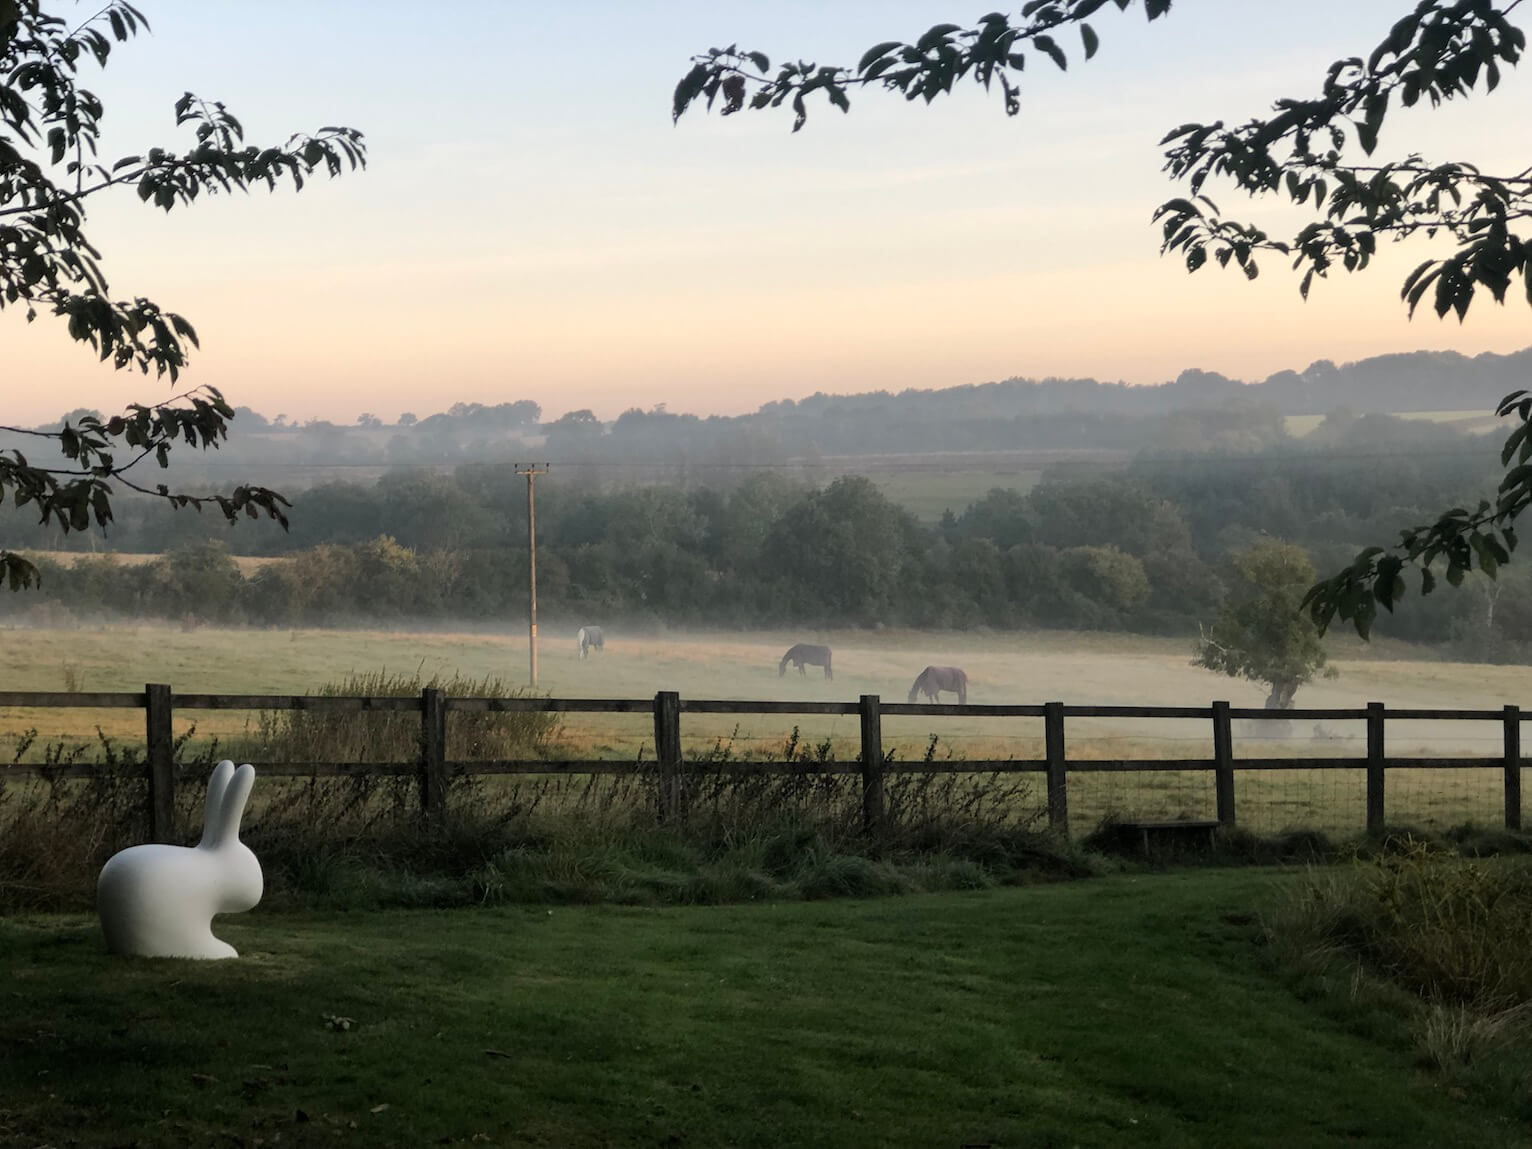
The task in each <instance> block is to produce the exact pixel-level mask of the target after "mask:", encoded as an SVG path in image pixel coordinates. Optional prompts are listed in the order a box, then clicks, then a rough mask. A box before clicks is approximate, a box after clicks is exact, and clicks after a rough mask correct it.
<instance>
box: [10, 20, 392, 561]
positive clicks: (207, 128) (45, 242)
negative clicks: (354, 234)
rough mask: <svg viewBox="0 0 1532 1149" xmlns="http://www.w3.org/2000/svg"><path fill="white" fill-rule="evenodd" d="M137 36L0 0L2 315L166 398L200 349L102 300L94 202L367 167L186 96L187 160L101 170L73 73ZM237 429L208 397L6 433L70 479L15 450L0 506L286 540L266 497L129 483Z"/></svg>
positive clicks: (91, 108) (89, 106) (141, 307)
mask: <svg viewBox="0 0 1532 1149" xmlns="http://www.w3.org/2000/svg"><path fill="white" fill-rule="evenodd" d="M148 28H149V25H148V21H147V20H146V19H145V18H144V16H143V14H142V13H141V12H140V11H139V10H138V9H137V8H135V7H133V6H132V5H131V4H129V3H127V2H126V0H110V2H109V3H107V4H106V6H105V7H103V8H102V9H101V10H100V11H98V12H97V13H96V14H95V15H93V16H91V17H90V18H89V19H87V20H86V21H85V22H84V23H83V24H80V25H78V26H74V27H71V26H70V25H69V24H68V23H67V22H66V21H64V20H63V19H61V18H59V17H57V16H54V15H51V14H49V13H47V12H45V11H44V10H43V8H42V2H41V0H0V309H5V308H21V309H23V311H24V313H25V315H26V318H27V321H28V322H32V321H34V320H36V319H37V317H38V316H39V314H41V313H44V312H46V313H50V314H52V315H54V316H57V317H59V318H62V319H64V320H65V321H66V323H67V329H68V332H69V336H70V338H72V339H74V340H76V341H77V342H80V343H86V344H89V345H90V346H91V348H92V349H93V350H94V351H95V352H96V353H97V355H98V356H99V358H100V359H101V360H102V361H103V362H110V363H111V364H112V366H113V367H114V368H116V369H119V370H120V369H123V368H137V369H138V370H139V371H140V372H141V373H143V374H148V373H149V372H150V370H151V369H152V370H153V372H154V374H155V375H156V376H157V377H163V376H168V377H169V379H170V380H171V381H172V382H174V381H176V380H177V379H178V377H179V375H180V372H181V370H182V369H183V368H184V367H185V366H186V365H187V357H188V350H189V348H192V347H196V346H197V333H196V330H195V329H194V328H193V327H192V325H191V324H190V323H189V322H188V321H187V320H186V319H185V318H183V317H182V316H180V315H178V314H176V313H174V312H170V311H165V310H163V309H162V308H161V307H160V306H159V305H158V304H156V303H155V302H154V301H152V300H149V299H145V298H142V297H139V298H134V299H129V300H123V299H114V298H113V297H112V295H111V292H110V289H109V286H108V283H107V280H106V276H105V275H104V274H103V272H102V270H101V266H100V260H101V253H100V252H99V251H98V249H97V248H96V247H95V245H94V244H93V243H92V242H91V240H90V238H89V236H88V235H87V232H86V224H87V208H88V206H89V203H90V201H91V200H92V199H93V198H94V197H96V196H99V195H101V194H102V193H105V192H108V191H111V190H113V189H122V188H128V187H131V188H133V189H134V190H135V191H136V193H137V195H138V198H139V199H140V200H141V201H143V202H145V203H149V204H152V205H153V206H155V207H158V208H161V209H163V210H165V211H170V210H172V209H173V208H176V207H179V206H186V205H189V204H191V203H193V202H195V201H196V200H197V199H198V198H199V197H200V196H207V195H217V194H227V193H231V192H248V191H250V190H251V189H252V188H254V187H257V186H261V185H264V186H265V187H267V188H268V189H273V190H274V189H275V188H276V187H277V186H278V185H279V184H290V185H291V186H292V187H293V188H294V190H301V189H302V188H303V186H304V182H305V180H306V179H307V178H308V177H310V176H312V175H314V174H316V173H322V174H325V175H327V176H332V177H333V176H338V175H340V174H342V173H343V172H346V171H350V170H354V169H356V168H359V167H363V166H365V164H366V147H365V144H364V143H363V140H362V135H361V133H360V132H358V131H356V130H355V129H353V128H342V127H325V128H321V129H320V130H319V131H318V132H316V133H314V134H313V135H301V134H300V135H293V136H291V137H289V138H288V139H287V140H286V142H285V143H283V144H281V145H279V146H274V147H258V146H255V145H253V144H250V143H247V142H246V140H245V135H244V128H243V127H242V125H241V124H240V122H239V120H238V119H237V118H235V116H234V115H233V114H232V113H231V112H229V110H228V109H227V108H225V107H224V105H223V104H221V103H218V102H216V101H213V102H209V101H206V100H202V99H200V98H198V97H197V96H194V95H193V94H192V93H190V92H188V93H186V94H185V95H183V96H182V97H181V98H180V99H179V100H177V101H176V104H175V109H174V112H175V123H176V126H177V127H180V128H184V127H190V128H191V132H192V135H193V137H194V141H195V142H194V143H193V144H192V145H191V146H190V147H187V148H185V149H184V150H180V151H178V150H176V149H172V148H153V149H150V150H149V151H148V152H147V153H145V154H144V155H132V156H123V157H121V158H119V159H116V160H114V161H112V162H110V163H107V162H105V161H103V160H100V159H98V154H99V147H100V143H101V121H102V117H103V115H104V111H105V108H104V105H103V104H102V101H101V100H100V99H99V98H98V97H97V96H96V95H95V94H94V93H93V92H91V91H90V90H88V89H87V88H85V87H83V86H81V83H80V70H81V67H82V66H83V65H86V64H89V63H92V62H94V64H95V65H96V66H97V67H105V65H106V64H107V62H108V60H109V58H110V56H111V53H112V51H113V49H114V47H115V46H116V45H118V44H121V43H124V42H126V41H127V40H129V39H131V38H133V37H134V36H136V35H137V34H139V33H140V32H146V31H148ZM233 417H234V410H233V408H232V407H230V406H229V404H228V403H227V402H225V400H224V398H223V396H222V394H220V393H219V392H218V390H217V389H216V388H213V387H206V386H204V387H200V388H196V389H194V390H192V391H189V392H186V393H184V394H182V395H179V396H176V397H175V398H172V399H170V400H166V401H164V402H161V403H157V404H147V405H146V404H130V405H129V406H128V407H127V409H126V410H125V412H124V413H123V414H122V415H120V416H116V417H114V418H112V419H109V420H107V421H105V422H102V421H101V420H98V419H94V418H86V419H81V420H80V421H79V422H78V423H76V424H70V423H68V422H66V423H65V424H64V425H63V426H62V427H61V428H60V429H59V430H57V431H51V430H48V431H38V430H27V429H23V428H5V430H9V431H11V432H12V433H19V434H24V435H33V436H36V437H37V438H39V439H43V440H48V441H49V443H48V446H49V448H50V449H56V450H57V451H58V452H59V453H60V454H61V456H62V458H63V460H64V461H65V463H66V464H67V465H65V466H62V467H46V466H39V465H37V464H36V463H34V462H32V461H31V460H30V459H28V457H27V455H26V454H25V453H23V452H22V451H20V450H15V449H10V450H4V451H0V499H9V500H10V501H11V502H12V503H13V504H14V505H15V506H17V507H26V506H30V507H32V508H33V509H34V510H36V511H37V512H38V513H39V516H40V522H41V524H43V525H47V524H50V523H52V524H54V525H56V526H57V527H59V528H60V529H62V530H65V531H69V530H88V529H90V528H91V526H92V524H94V525H95V526H96V527H98V528H103V529H104V528H105V527H106V526H107V525H108V524H109V523H110V522H111V521H112V513H111V500H112V497H113V495H114V494H115V493H116V492H117V490H118V489H119V488H123V489H128V490H133V491H137V492H140V493H143V494H147V495H151V496H155V497H158V498H162V499H165V500H166V501H167V502H169V503H170V505H171V506H173V507H177V508H179V507H187V506H190V507H192V508H194V509H197V510H200V509H201V508H202V506H203V505H204V504H212V505H214V506H216V507H217V508H218V509H219V510H220V511H221V512H222V513H223V514H224V516H225V517H226V518H227V519H229V521H231V522H233V521H235V520H237V519H238V518H240V517H241V516H248V517H253V518H254V517H261V516H265V517H268V518H270V519H273V520H275V521H277V522H278V523H280V524H281V525H282V526H283V527H284V528H285V527H286V525H287V519H286V516H285V514H284V513H283V510H282V508H283V507H286V506H288V505H289V504H288V502H287V500H286V499H284V498H283V497H282V496H281V495H279V494H277V493H276V492H274V491H270V490H267V489H266V488H264V487H255V486H241V487H237V488H235V489H234V490H232V491H229V492H225V493H212V494H197V495H192V494H187V493H184V492H177V491H172V490H170V489H169V487H168V486H167V485H165V484H163V483H160V484H149V483H141V482H138V481H136V480H134V479H131V478H128V477H127V476H126V474H125V473H126V472H127V471H128V470H129V468H131V467H134V466H136V465H137V464H138V463H139V462H142V461H143V460H145V459H152V460H153V461H154V463H155V464H156V465H158V466H159V467H165V466H168V463H169V453H170V450H171V448H172V447H173V446H175V445H177V444H185V445H189V446H191V447H195V448H198V449H203V450H206V449H216V448H217V447H218V445H219V444H220V443H221V442H223V441H224V440H225V439H226V438H227V435H228V422H229V420H231V419H232V418H233ZM0 578H3V579H5V580H7V581H9V583H10V585H11V587H12V588H13V589H20V588H22V587H25V586H29V585H31V584H32V583H33V582H34V581H35V580H36V578H37V571H36V568H35V567H33V565H32V564H31V563H29V562H28V561H27V560H26V559H24V558H22V557H21V556H20V555H17V554H14V553H11V552H9V551H0Z"/></svg>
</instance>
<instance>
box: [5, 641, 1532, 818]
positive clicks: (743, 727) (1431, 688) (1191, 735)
mask: <svg viewBox="0 0 1532 1149" xmlns="http://www.w3.org/2000/svg"><path fill="white" fill-rule="evenodd" d="M506 629H508V628H506ZM608 635H609V639H608V643H607V648H606V650H605V651H604V652H603V653H601V654H599V655H597V656H594V657H592V658H590V659H588V660H586V661H584V662H582V661H580V660H579V659H578V658H577V657H576V655H575V650H574V642H573V637H572V634H565V633H561V632H560V631H558V630H553V629H548V628H545V629H544V631H543V639H542V643H541V660H540V671H541V673H540V684H539V685H540V688H541V690H542V691H543V692H545V693H548V694H551V695H553V696H556V697H595V698H603V697H607V698H610V697H618V698H635V699H641V698H650V697H652V696H653V695H654V693H655V692H656V691H657V690H662V689H663V690H677V691H679V692H680V693H681V694H682V696H683V697H689V698H730V699H814V700H836V701H854V700H855V699H856V698H857V697H858V695H860V694H863V693H875V694H879V695H881V696H882V697H884V698H885V699H889V700H894V701H903V700H904V698H905V695H906V692H907V690H908V688H909V683H910V681H911V680H912V679H913V678H914V676H915V675H916V673H917V672H918V671H919V670H920V668H921V667H923V666H925V665H927V664H930V663H938V664H958V665H962V666H964V667H966V668H967V670H968V673H969V675H970V679H971V684H972V688H971V690H970V694H969V699H970V701H972V702H980V703H1040V702H1044V701H1048V700H1051V699H1060V700H1063V701H1065V702H1068V703H1072V704H1122V705H1163V706H1187V705H1198V706H1200V705H1206V703H1207V702H1208V701H1209V700H1211V699H1213V698H1220V697H1221V698H1228V699H1230V700H1231V701H1232V702H1234V704H1235V705H1240V706H1259V705H1260V703H1261V700H1262V698H1263V691H1262V689H1261V688H1260V687H1259V686H1256V685H1253V684H1250V683H1245V682H1241V681H1238V680H1231V679H1228V678H1224V677H1221V676H1217V675H1213V674H1209V673H1208V672H1206V671H1204V670H1199V669H1197V668H1195V667H1193V666H1191V665H1190V663H1189V658H1188V651H1187V648H1186V646H1185V644H1184V643H1183V642H1182V641H1179V640H1162V639H1149V638H1135V637H1132V636H1123V635H1099V634H1084V633H1073V632H1030V633H1009V634H1008V633H989V634H972V633H950V634H943V633H929V632H910V631H855V632H841V633H833V632H823V633H812V632H807V631H805V632H777V633H770V632H768V633H762V632H748V633H745V632H741V633H728V632H705V633H678V632H632V631H628V630H625V629H624V628H623V627H622V626H621V625H610V626H608ZM6 639H7V644H8V650H9V652H10V655H11V657H10V658H9V659H8V660H7V661H6V664H5V665H4V666H3V667H0V689H44V690H61V689H66V688H71V689H81V690H93V691H109V690H137V689H142V686H143V684H144V683H145V682H168V683H170V684H171V685H172V686H173V687H174V688H175V689H176V690H178V691H198V692H203V691H206V692H239V693H305V692H309V691H313V690H316V689H318V688H319V687H321V686H323V685H324V684H325V683H328V682H333V681H336V680H338V679H340V678H342V677H344V676H346V675H347V674H350V673H353V672H367V671H374V670H387V671H391V672H395V673H404V674H411V673H414V672H415V671H416V670H417V669H419V670H420V671H421V672H422V673H423V674H424V675H425V676H426V677H429V676H431V675H432V674H437V673H441V674H444V675H447V676H450V675H452V674H453V673H459V672H460V673H462V674H464V675H468V676H472V677H476V678H482V677H484V676H487V675H499V676H502V677H503V678H504V679H505V680H506V681H508V682H511V683H515V682H524V681H525V675H526V665H527V647H526V637H525V635H524V634H522V633H506V630H505V629H499V630H488V629H486V630H485V631H484V632H481V633H408V632H384V631H350V630H331V631H322V630H298V631H270V630H218V629H213V628H200V629H194V630H181V629H179V628H176V627H169V626H149V625H144V626H136V627H123V628H114V629H108V630H83V629H79V630H76V629H55V630H48V629H36V630H27V629H14V630H10V631H8V632H7V635H6ZM798 640H816V641H828V642H829V643H830V644H831V645H832V646H833V648H834V650H835V670H836V676H835V679H834V680H833V681H826V680H825V679H824V678H823V676H822V675H821V674H820V672H819V671H817V670H814V671H812V672H811V673H810V674H809V675H808V676H806V677H799V676H798V675H797V674H796V673H795V672H793V671H792V670H791V669H789V672H788V674H787V675H786V676H785V677H778V675H777V660H778V659H779V658H780V656H781V652H782V651H783V650H784V649H785V648H786V647H787V646H788V645H789V644H790V643H792V642H794V641H798ZM1334 650H1335V656H1334V665H1335V666H1336V668H1337V669H1338V670H1339V672H1340V673H1339V677H1337V678H1335V679H1329V680H1321V681H1319V682H1316V683H1314V684H1312V685H1311V686H1308V687H1305V688H1304V689H1303V691H1302V692H1301V693H1300V694H1299V697H1298V701H1299V704H1300V705H1303V706H1316V707H1317V706H1333V707H1356V706H1361V705H1364V704H1365V703H1367V702H1369V701H1381V702H1384V703H1386V704H1388V705H1389V706H1408V707H1421V708H1429V707H1473V708H1486V709H1493V708H1498V707H1500V706H1502V705H1504V704H1506V703H1517V704H1520V705H1523V706H1532V668H1528V667H1508V666H1489V665H1479V664H1472V663H1455V662H1441V661H1427V660H1417V659H1411V658H1409V657H1406V656H1407V655H1408V654H1409V653H1410V652H1409V651H1408V650H1405V649H1402V648H1398V647H1393V648H1389V647H1385V646H1380V647H1377V648H1363V647H1361V646H1359V645H1357V644H1355V643H1347V642H1345V641H1337V642H1336V644H1335V647H1334ZM258 718H259V716H258V715H253V714H249V713H240V712H227V711H223V712H202V713H200V714H198V713H194V712H186V713H184V714H180V715H179V717H178V724H179V729H180V730H181V731H183V732H184V731H185V730H187V729H188V727H189V726H190V725H191V724H192V723H195V725H196V731H197V736H198V737H199V738H207V737H209V736H217V737H219V738H221V739H223V740H224V741H225V742H229V741H230V740H232V741H234V742H235V743H237V742H238V741H239V740H240V739H241V738H243V737H246V736H248V735H249V734H250V732H251V730H252V729H253V727H254V725H255V724H256V723H257V721H258ZM98 725H99V726H100V727H101V729H102V730H104V731H105V732H107V733H108V734H109V735H111V736H113V737H116V738H119V739H123V740H130V741H131V740H139V739H141V737H142V718H141V716H140V714H139V713H138V712H136V711H109V710H103V711H65V710H48V711H42V710H36V711H15V710H13V711H10V712H3V713H0V736H3V735H4V734H6V733H9V734H10V735H12V736H14V735H15V734H16V733H18V732H20V731H24V730H28V729H36V730H38V732H39V735H40V739H39V742H40V743H42V742H46V741H47V740H49V739H56V738H63V737H68V738H74V739H80V740H89V739H92V738H93V737H94V731H95V729H96V727H97V726H98ZM794 725H797V726H799V727H800V741H801V742H802V743H803V744H806V745H810V746H812V745H814V744H817V743H819V742H822V741H825V740H828V741H829V742H830V745H831V747H832V752H833V753H834V754H835V756H836V757H837V758H839V759H840V760H842V761H845V760H849V759H852V758H854V757H855V756H856V754H857V748H858V724H857V720H856V718H855V717H854V716H846V717H839V718H815V717H807V716H805V717H801V718H794V717H791V716H750V715H745V716H740V717H738V718H737V719H736V718H734V717H726V716H687V717H686V718H685V719H684V720H683V724H682V736H683V741H684V745H685V747H686V749H687V751H688V752H689V753H693V754H695V753H699V752H703V751H707V750H709V749H710V748H712V747H713V746H714V745H715V744H716V743H717V742H718V741H719V740H722V741H723V742H724V743H725V744H726V745H728V746H729V747H730V748H731V749H732V752H733V753H734V754H735V756H736V757H743V758H761V757H770V756H772V755H774V754H778V753H780V751H781V748H782V746H783V745H784V744H785V742H786V741H787V739H788V737H789V735H790V733H791V731H792V729H793V727H794ZM1238 725H1239V726H1240V729H1237V730H1236V743H1235V751H1236V755H1243V756H1269V755H1274V754H1277V755H1288V756H1327V757H1333V756H1342V755H1346V756H1354V755H1359V754H1361V753H1362V752H1363V751H1362V746H1363V738H1364V731H1363V729H1362V723H1360V722H1353V723H1319V724H1315V723H1303V724H1294V725H1293V726H1292V727H1291V728H1289V729H1287V730H1286V731H1284V732H1283V733H1284V735H1285V737H1284V738H1282V739H1281V740H1276V739H1273V738H1272V737H1271V736H1270V733H1269V732H1267V733H1265V734H1263V733H1262V732H1261V731H1260V730H1257V729H1256V727H1255V724H1244V723H1241V724H1238ZM932 735H935V736H936V738H937V743H936V747H935V751H934V753H935V754H936V755H937V756H938V757H943V758H945V757H949V756H950V757H952V758H957V759H962V758H970V759H972V758H1007V757H1015V758H1034V759H1035V758H1038V757H1041V756H1042V723H1041V720H1040V719H951V718H888V719H886V720H885V733H884V744H885V746H886V747H889V748H892V749H894V750H895V751H896V753H897V755H898V757H899V758H902V759H905V760H909V759H912V758H919V757H921V756H922V755H923V754H924V753H926V752H927V751H928V748H929V745H930V739H931V737H932ZM1068 738H1069V753H1070V755H1071V756H1072V757H1079V758H1091V757H1095V758H1103V757H1105V758H1117V757H1145V758H1155V757H1159V758H1168V757H1206V756H1209V755H1210V754H1211V732H1210V729H1209V726H1208V724H1206V723H1203V722H1199V721H1194V720H1158V721H1150V720H1128V719H1121V720H1112V719H1095V720H1090V719H1080V720H1071V721H1070V724H1069V728H1068ZM449 739H450V730H449ZM1500 739H1501V734H1500V731H1499V729H1498V727H1497V726H1495V725H1494V724H1492V723H1483V724H1473V723H1462V722H1458V723H1452V722H1442V723H1428V722H1419V723H1413V724H1411V725H1410V726H1408V727H1403V726H1401V727H1399V728H1398V730H1397V732H1395V731H1394V729H1393V728H1392V727H1391V733H1390V743H1389V752H1390V753H1391V754H1396V755H1430V754H1471V755H1481V754H1482V755H1484V756H1486V758H1487V759H1490V760H1492V759H1493V758H1494V756H1495V755H1497V754H1498V753H1499V752H1500V747H1501V742H1500ZM652 741H653V727H652V723H651V721H650V719H649V718H648V717H647V716H646V715H642V714H640V715H633V716H600V717H598V716H580V715H569V716H566V719H565V724H564V728H563V731H562V734H561V737H560V738H559V740H558V746H559V747H560V748H561V752H562V753H564V754H566V755H567V756H575V757H585V756H591V755H596V756H612V757H624V758H632V757H635V756H637V755H638V754H639V753H640V752H641V751H642V750H644V749H645V748H648V750H649V752H650V753H652ZM0 745H3V743H0ZM451 753H452V748H451V747H450V745H449V756H450V754H451ZM1391 778H1392V781H1391V794H1392V797H1391V799H1390V810H1391V816H1392V815H1393V814H1397V816H1398V817H1399V818H1400V819H1403V820H1405V821H1409V822H1413V823H1416V824H1424V825H1428V826H1431V825H1436V826H1441V825H1450V824H1455V823H1458V822H1461V821H1463V820H1465V819H1467V818H1474V819H1476V820H1479V821H1494V820H1496V818H1497V817H1498V812H1499V809H1500V806H1499V803H1500V801H1501V794H1500V775H1499V772H1498V771H1497V770H1496V769H1495V768H1494V767H1493V762H1492V761H1491V762H1490V764H1488V765H1487V766H1486V768H1485V769H1484V770H1482V771H1479V770H1470V771H1461V770H1460V771H1452V772H1433V771H1409V772H1403V771H1400V772H1394V773H1393V774H1392V775H1391ZM1240 786H1241V822H1242V824H1245V825H1247V826H1249V827H1250V828H1251V829H1255V830H1258V831H1262V832H1272V831H1277V830H1281V829H1285V828H1291V827H1310V828H1322V829H1327V830H1332V831H1341V832H1355V831H1356V830H1357V829H1358V828H1359V827H1360V825H1361V821H1362V810H1363V804H1362V803H1363V793H1364V788H1363V778H1362V772H1361V771H1323V772H1318V771H1316V772H1313V773H1303V772H1294V771H1285V772H1272V773H1266V774H1248V775H1242V776H1241V780H1240ZM1071 787H1072V790H1073V791H1074V797H1073V800H1072V806H1073V808H1074V813H1075V815H1076V819H1075V829H1076V830H1077V832H1084V831H1085V830H1088V829H1089V828H1090V827H1091V826H1092V825H1093V824H1094V822H1095V821H1096V820H1097V819H1098V818H1099V817H1100V816H1102V815H1103V814H1106V813H1119V814H1125V815H1132V816H1137V817H1142V816H1151V815H1152V816H1166V817H1176V816H1181V815H1189V816H1195V817H1201V816H1206V815H1207V814H1208V813H1209V812H1210V811H1211V810H1212V802H1213V795H1212V788H1211V779H1210V777H1209V776H1208V775H1206V774H1203V773H1194V774H1182V773H1162V774H1153V775H1151V774H1127V775H1121V774H1118V775H1103V774H1098V775H1084V774H1081V775H1077V776H1076V777H1075V778H1074V779H1072V780H1071Z"/></svg>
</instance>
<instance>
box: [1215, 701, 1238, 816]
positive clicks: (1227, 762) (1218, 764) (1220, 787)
mask: <svg viewBox="0 0 1532 1149" xmlns="http://www.w3.org/2000/svg"><path fill="white" fill-rule="evenodd" d="M1213 790H1214V793H1215V795H1216V798H1217V803H1218V824H1219V825H1220V826H1222V827H1223V828H1224V829H1226V830H1232V829H1233V828H1234V729H1233V724H1232V723H1231V722H1230V721H1229V704H1228V703H1227V702H1215V703H1213Z"/></svg>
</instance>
